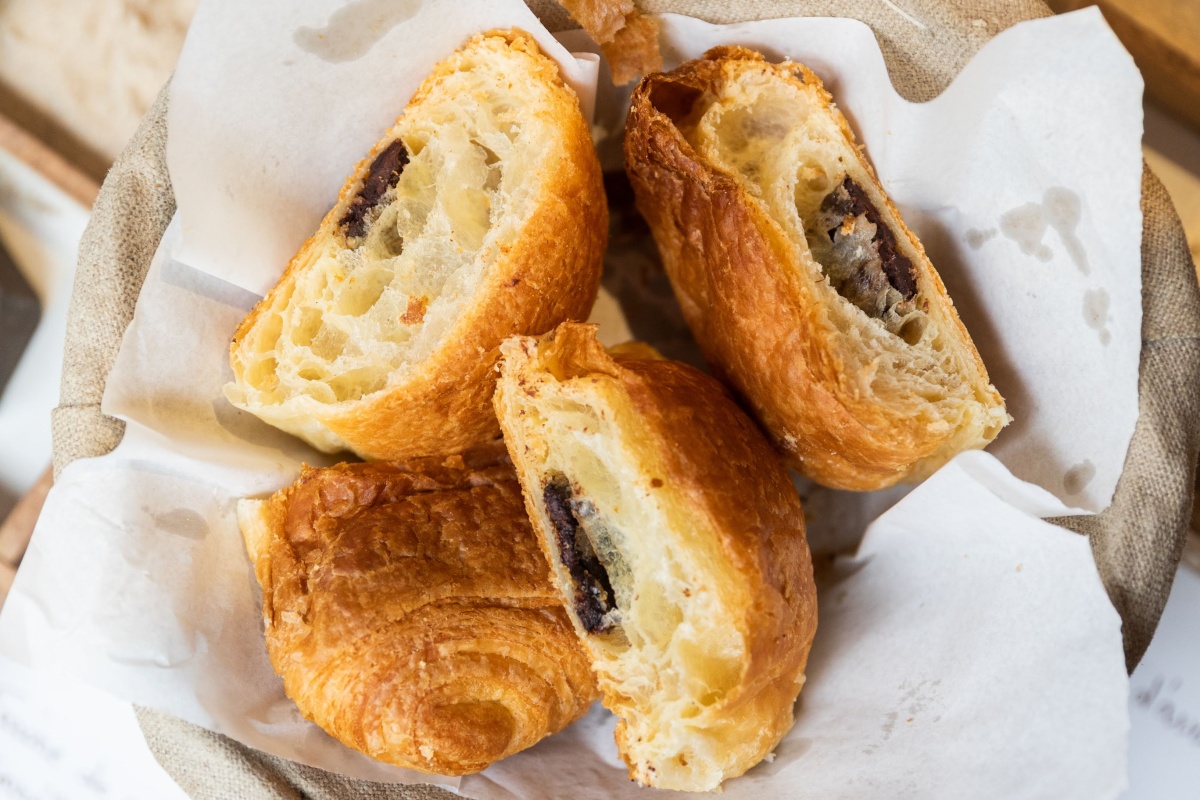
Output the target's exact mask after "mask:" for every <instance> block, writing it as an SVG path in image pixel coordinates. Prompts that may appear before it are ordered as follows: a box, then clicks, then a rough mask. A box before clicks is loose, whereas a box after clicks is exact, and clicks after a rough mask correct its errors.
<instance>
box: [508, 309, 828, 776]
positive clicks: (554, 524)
mask: <svg viewBox="0 0 1200 800" xmlns="http://www.w3.org/2000/svg"><path fill="white" fill-rule="evenodd" d="M502 349H503V353H504V358H503V361H502V363H501V378H500V381H499V383H498V384H497V390H496V397H495V403H496V410H497V414H498V416H499V418H500V424H501V427H502V428H503V429H504V436H505V443H506V444H507V446H508V449H509V453H510V454H511V455H512V458H513V462H514V464H515V465H516V467H517V474H518V476H519V478H520V480H521V485H522V487H523V489H524V492H525V502H526V506H527V508H528V510H529V514H530V517H531V519H532V520H533V523H534V529H535V530H536V531H537V533H538V535H539V538H540V541H541V543H542V547H543V550H544V551H545V553H546V556H547V558H548V559H549V561H550V563H551V565H552V567H553V569H552V573H553V578H554V581H555V583H556V584H557V586H558V587H559V589H560V591H561V592H562V594H563V597H564V599H566V601H567V607H568V609H569V611H570V613H571V618H572V621H573V622H574V624H575V629H576V631H577V633H578V634H579V636H580V638H581V640H582V641H583V642H584V644H585V645H586V646H587V649H588V652H589V654H590V657H591V659H592V665H593V668H594V669H595V671H596V674H597V679H598V681H599V684H600V689H601V691H602V692H603V693H604V704H605V705H606V706H607V707H608V708H610V709H611V710H612V711H613V712H614V713H616V714H617V715H618V716H619V717H620V718H621V719H620V722H619V723H618V725H617V731H616V738H617V745H618V747H619V749H620V752H621V756H622V758H624V760H625V762H626V764H627V765H628V766H629V774H630V777H631V778H633V779H634V780H637V781H638V782H640V783H642V784H644V785H649V786H655V787H659V788H667V789H681V790H691V791H706V790H711V789H715V788H716V787H718V786H719V785H720V784H721V782H722V781H723V780H725V779H727V778H731V777H735V776H737V775H741V774H742V773H744V772H745V771H746V770H747V769H749V768H750V767H752V766H754V765H755V764H757V763H758V762H759V761H761V760H762V759H763V758H764V757H765V756H766V755H767V754H768V753H769V752H770V751H771V750H772V748H774V747H775V745H776V744H777V743H778V742H779V740H780V739H781V738H782V737H783V735H784V734H785V733H787V731H788V730H789V729H790V728H791V726H792V706H793V703H794V701H795V699H796V696H797V695H798V693H799V691H800V687H801V685H802V684H803V682H804V667H805V664H806V662H807V659H808V652H809V648H810V646H811V644H812V639H813V635H814V633H815V631H816V624H817V606H816V602H817V601H816V590H815V587H814V584H813V575H812V562H811V559H810V556H809V551H808V545H807V542H806V540H805V536H804V515H803V511H802V509H801V507H800V500H799V498H798V496H797V494H796V491H795V488H794V487H793V485H792V483H791V481H790V480H789V478H788V475H787V471H786V469H785V467H784V465H783V462H782V461H781V460H780V458H779V457H778V455H776V453H775V452H774V451H773V450H772V449H771V446H770V444H769V443H768V442H767V440H766V439H765V438H764V437H763V435H762V434H761V432H760V431H759V430H758V429H757V427H756V426H755V425H754V423H753V422H752V421H751V420H750V419H749V418H748V417H747V416H746V415H745V414H744V413H743V412H742V411H741V410H740V409H739V408H738V407H737V406H736V405H735V404H734V402H733V400H732V398H731V397H730V396H729V395H728V393H727V392H726V391H725V390H724V388H723V387H721V386H720V384H718V383H717V382H716V381H714V380H713V379H712V378H710V377H708V376H706V375H704V374H703V373H701V372H699V371H698V370H695V369H693V368H692V367H689V366H687V365H684V364H681V363H679V362H673V361H667V360H664V359H662V358H661V357H658V356H657V354H655V353H654V352H653V351H652V350H651V348H649V347H647V346H645V345H639V346H636V347H622V348H614V351H613V352H611V353H609V352H606V351H605V350H604V348H603V347H602V346H601V345H600V344H599V343H598V341H597V340H596V335H595V326H592V325H581V324H577V323H564V324H562V325H560V326H559V327H558V329H557V330H556V331H554V332H553V333H550V334H546V335H545V336H543V337H541V338H538V339H535V338H532V337H514V338H512V339H510V340H508V341H507V342H505V344H504V346H503V348H502Z"/></svg>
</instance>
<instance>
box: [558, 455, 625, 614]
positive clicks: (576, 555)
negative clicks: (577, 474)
mask: <svg viewBox="0 0 1200 800" xmlns="http://www.w3.org/2000/svg"><path fill="white" fill-rule="evenodd" d="M542 502H543V503H544V504H545V506H546V516H548V517H549V518H550V524H551V525H553V526H554V536H555V539H556V541H557V543H558V558H559V560H560V561H561V562H562V563H563V566H565V567H566V568H567V571H568V572H569V573H570V574H571V581H572V582H573V583H574V584H575V596H574V598H573V600H574V605H575V613H576V615H578V617H579V621H580V622H581V623H582V624H583V628H584V630H586V631H587V632H588V633H604V632H606V631H608V630H610V629H611V628H612V627H613V621H612V619H611V617H609V616H608V615H609V612H610V611H612V610H613V608H614V607H615V605H616V604H615V602H614V600H613V588H612V583H610V582H609V579H608V572H607V571H606V570H605V569H604V565H603V564H601V563H600V559H598V558H596V553H595V551H594V550H593V549H592V545H591V542H590V541H589V540H588V538H587V534H586V532H584V531H582V530H581V529H580V525H579V518H578V515H579V514H580V512H581V504H580V503H578V502H576V501H574V499H573V497H572V492H571V485H570V484H569V483H568V482H567V479H566V478H565V477H563V476H561V475H560V476H558V477H556V478H553V479H551V480H550V481H548V482H547V483H546V485H545V486H544V487H543V489H542ZM580 534H582V535H580Z"/></svg>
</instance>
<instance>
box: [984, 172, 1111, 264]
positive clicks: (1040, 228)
mask: <svg viewBox="0 0 1200 800" xmlns="http://www.w3.org/2000/svg"><path fill="white" fill-rule="evenodd" d="M1082 209H1083V206H1082V204H1081V203H1080V201H1079V195H1077V194H1075V193H1074V192H1072V191H1071V190H1070V189H1066V188H1063V187H1062V186H1052V187H1050V188H1049V189H1047V190H1046V193H1045V194H1044V195H1042V202H1040V203H1025V204H1024V205H1021V206H1017V207H1016V208H1014V209H1011V210H1009V211H1006V212H1004V214H1002V215H1001V217H1000V232H1001V233H1003V234H1004V235H1005V236H1006V237H1008V238H1009V239H1012V240H1013V241H1014V242H1016V243H1017V244H1018V245H1019V246H1020V248H1021V252H1022V253H1025V254H1026V255H1031V256H1033V257H1035V258H1036V259H1038V260H1039V261H1049V260H1050V259H1051V258H1053V257H1054V251H1053V250H1051V249H1050V247H1049V246H1048V245H1047V244H1046V243H1045V242H1043V241H1042V239H1043V238H1045V236H1046V229H1047V228H1053V229H1054V231H1055V232H1056V233H1057V234H1058V238H1059V239H1060V240H1061V241H1062V243H1063V247H1065V248H1066V250H1067V255H1068V256H1069V257H1070V258H1071V261H1073V262H1074V263H1075V266H1076V267H1077V268H1078V269H1079V271H1080V272H1082V273H1083V274H1084V275H1087V274H1088V273H1089V272H1091V267H1090V265H1089V264H1088V259H1087V252H1086V251H1085V250H1084V248H1083V242H1082V241H1080V239H1079V236H1078V235H1077V234H1076V233H1075V230H1076V228H1078V227H1079V221H1080V219H1081V218H1082ZM968 235H969V234H968ZM968 241H969V240H968ZM980 243H981V244H982V242H980Z"/></svg>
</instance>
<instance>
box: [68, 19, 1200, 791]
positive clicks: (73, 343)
mask: <svg viewBox="0 0 1200 800" xmlns="http://www.w3.org/2000/svg"><path fill="white" fill-rule="evenodd" d="M529 4H530V6H531V7H532V8H533V9H534V11H535V12H537V13H538V15H539V16H540V17H541V18H542V20H543V22H544V23H545V24H546V25H547V27H548V28H550V30H562V29H566V28H571V27H576V26H575V25H574V24H573V23H572V22H571V21H570V18H569V17H568V16H567V15H566V14H565V13H564V12H563V11H562V10H561V9H560V8H559V7H557V6H556V5H554V4H553V3H552V2H549V0H529ZM639 6H640V7H641V8H642V10H643V11H645V12H648V13H655V12H673V13H681V14H689V15H691V16H695V17H699V18H701V19H705V20H708V21H710V22H714V23H730V22H739V21H747V20H755V19H770V18H775V17H787V16H840V17H853V18H857V19H860V20H862V21H863V22H865V23H867V24H868V25H869V26H870V27H871V28H872V30H873V31H874V32H875V35H876V37H877V38H878V40H879V43H880V47H881V48H882V50H883V55H884V59H885V61H886V62H887V66H888V71H889V74H890V76H891V79H892V82H893V83H894V84H895V86H896V88H897V90H898V91H899V92H900V94H902V95H903V96H904V97H906V98H908V99H909V100H913V101H922V100H928V99H931V98H933V97H936V96H937V95H938V94H939V93H940V92H941V91H942V90H943V89H945V88H946V86H947V85H948V84H949V83H950V82H951V80H953V78H954V76H955V75H957V74H958V72H959V71H960V70H961V69H962V68H963V66H965V65H966V63H967V61H968V60H970V58H971V56H972V55H974V53H975V52H976V51H977V50H978V49H979V48H980V47H981V46H982V45H983V44H984V43H985V42H986V41H987V40H988V39H990V38H991V37H992V36H994V35H996V34H997V33H999V32H1000V31H1002V30H1004V29H1005V28H1008V27H1010V26H1012V25H1014V24H1016V23H1017V22H1020V21H1022V20H1025V19H1033V18H1036V17H1043V16H1049V15H1050V13H1051V12H1050V10H1049V9H1048V8H1047V7H1046V6H1045V5H1044V4H1042V3H1041V2H1037V1H1036V0H1007V1H1005V0H963V1H962V2H949V0H901V2H899V3H889V2H884V0H841V1H840V2H834V1H832V0H824V1H822V0H794V1H793V2H786V1H785V0H749V2H739V1H738V0H642V2H640V3H639ZM166 103H167V93H166V90H165V89H164V91H163V93H162V94H161V95H160V97H159V99H158V102H157V103H156V104H155V105H154V107H153V109H151V111H150V114H149V115H148V116H147V118H146V120H145V121H144V122H143V124H142V127H141V129H140V130H139V131H138V133H137V135H135V136H134V138H133V139H132V140H131V141H130V143H129V146H128V147H127V148H126V150H125V152H124V154H123V155H122V156H121V158H120V159H118V161H117V162H116V164H114V165H113V168H112V171H111V172H110V173H109V175H108V178H107V179H106V180H105V182H104V186H103V188H102V190H101V192H100V196H99V198H98V199H97V201H96V204H95V208H94V210H93V213H92V219H91V222H90V224H89V226H88V229H87V231H86V233H85V234H84V238H83V241H82V243H81V245H80V259H79V270H78V273H77V275H76V282H75V293H74V296H73V297H72V301H71V316H70V322H69V324H68V331H67V348H66V356H65V360H64V364H63V383H62V400H61V405H60V406H59V408H58V409H56V411H55V412H54V417H53V431H54V464H55V470H56V471H57V470H61V469H62V468H63V467H64V466H65V465H66V464H68V463H70V462H71V461H74V460H75V459H77V458H85V457H92V456H99V455H103V454H104V453H107V452H109V451H110V450H112V449H113V448H114V447H115V446H116V445H117V443H118V442H119V441H120V439H121V436H122V434H123V432H124V427H123V424H122V423H121V422H119V421H118V420H114V419H111V418H109V417H105V416H104V415H103V414H101V413H100V399H101V396H102V395H103V393H104V382H105V379H106V378H107V376H108V373H109V371H110V370H111V368H112V364H113V362H114V360H115V358H116V354H117V349H118V347H119V346H120V343H121V335H122V333H123V331H124V329H125V327H126V326H127V325H128V324H129V321H130V319H131V318H132V316H133V309H134V304H135V302H136V300H137V295H138V292H139V290H140V288H141V284H142V281H143V280H144V278H145V275H146V271H147V269H148V268H149V265H150V259H151V257H152V256H153V254H154V251H155V249H156V247H157V245H158V241H159V239H160V238H161V236H162V233H163V231H164V230H165V229H166V226H167V223H168V222H169V220H170V218H171V215H172V214H173V213H174V211H175V202H174V196H173V195H172V192H171V185H170V181H169V179H168V177H167V168H166V158H165V145H166ZM1142 209H1143V212H1144V214H1145V222H1144V231H1143V241H1142V279H1143V307H1144V313H1145V316H1144V319H1143V332H1142V338H1143V344H1142V358H1141V370H1140V382H1139V407H1140V415H1139V418H1138V422H1137V426H1136V429H1135V431H1134V435H1133V440H1132V442H1131V443H1130V447H1129V453H1128V456H1127V458H1126V463H1125V470H1124V472H1123V474H1122V476H1121V480H1120V482H1119V484H1118V485H1117V490H1116V495H1115V497H1114V500H1113V504H1112V507H1111V508H1109V509H1108V510H1107V511H1105V512H1104V513H1103V514H1100V515H1097V516H1090V517H1071V518H1065V519H1058V520H1054V521H1055V522H1057V523H1058V524H1060V525H1062V526H1064V527H1066V528H1069V529H1071V530H1074V531H1078V532H1079V533H1082V534H1086V535H1087V536H1088V537H1089V539H1090V541H1091V544H1092V549H1093V552H1094V553H1095V556H1096V562H1097V564H1098V565H1099V569H1100V574H1101V577H1102V578H1103V580H1104V585H1105V587H1106V588H1107V590H1108V593H1109V596H1110V597H1111V598H1112V601H1113V604H1114V605H1115V606H1116V608H1117V611H1118V612H1120V614H1121V618H1122V620H1123V622H1124V633H1125V654H1126V661H1127V664H1128V666H1129V669H1130V670H1132V669H1133V667H1134V666H1135V665H1136V664H1137V662H1138V660H1139V659H1140V658H1141V656H1142V653H1144V652H1145V649H1146V647H1147V646H1148V645H1149V642H1150V639H1151V637H1152V636H1153V633H1154V628H1155V626H1156V625H1157V623H1158V618H1159V616H1160V614H1161V613H1162V609H1163V606H1164V605H1165V603H1166V600H1167V595H1168V593H1169V591H1170V586H1171V581H1172V578H1173V576H1174V572H1175V566H1176V564H1177V563H1178V562H1179V558H1180V554H1181V552H1182V548H1183V543H1184V539H1185V537H1186V534H1187V530H1188V525H1189V523H1190V519H1191V516H1190V515H1191V506H1192V487H1193V485H1194V481H1195V471H1196V455H1197V450H1198V449H1200V392H1197V391H1196V387H1197V386H1200V287H1198V286H1197V282H1196V272H1195V267H1194V265H1193V263H1192V259H1191V255H1190V253H1189V252H1188V247H1187V240H1186V237H1185V235H1184V232H1183V228H1182V227H1181V225H1180V223H1179V219H1178V216H1177V215H1176V214H1175V211H1174V208H1173V207H1172V206H1171V202H1170V199H1169V198H1168V197H1167V194H1166V191H1165V190H1164V189H1163V187H1162V184H1160V183H1159V182H1158V180H1157V179H1156V178H1155V177H1154V176H1153V174H1152V173H1150V171H1149V170H1148V169H1147V170H1146V171H1145V173H1144V176H1143V181H1142ZM138 719H139V720H140V722H141V725H142V729H143V731H144V733H145V735H146V740H147V742H148V743H149V745H150V748H151V750H152V751H153V752H154V754H155V756H156V757H157V758H158V760H159V762H160V763H161V764H162V765H163V766H164V767H165V768H166V770H167V772H169V773H170V774H171V776H172V777H173V778H175V780H176V781H177V782H178V783H179V784H180V786H182V787H183V788H184V790H185V791H187V792H188V793H189V794H190V795H191V796H192V797H195V798H203V799H204V800H260V799H261V800H267V799H268V798H270V799H276V798H277V799H278V800H298V799H299V798H335V797H362V798H369V799H370V800H426V799H427V798H430V799H431V798H449V797H453V796H454V795H452V794H450V793H449V792H446V791H444V790H441V789H437V788H434V787H431V786H395V785H389V784H379V783H372V782H367V781H356V780H351V779H348V778H343V777H341V776H338V775H334V774H331V773H328V772H325V771H322V770H319V769H314V768H311V767H306V766H302V765H299V764H295V763H292V762H289V761H286V760H284V759H281V758H276V757H274V756H269V755H266V754H264V753H260V752H257V751H255V750H253V749H251V748H248V747H246V746H244V745H241V744H238V743H237V742H234V741H232V740H230V739H228V738H226V737H223V736H220V735H219V734H215V733H212V732H210V731H207V730H204V729H202V728H199V727H196V726H194V725H190V724H188V723H186V722H183V721H180V720H178V719H175V718H173V717H170V716H168V715H165V714H162V713H159V712H155V711H151V710H148V709H138Z"/></svg>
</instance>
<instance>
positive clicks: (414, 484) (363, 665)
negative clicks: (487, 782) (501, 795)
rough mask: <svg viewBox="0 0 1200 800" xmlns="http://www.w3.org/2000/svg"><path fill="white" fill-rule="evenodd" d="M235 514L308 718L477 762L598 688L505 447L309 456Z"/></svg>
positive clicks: (348, 735) (568, 718)
mask: <svg viewBox="0 0 1200 800" xmlns="http://www.w3.org/2000/svg"><path fill="white" fill-rule="evenodd" d="M238 521H239V523H240V525H241V529H242V534H243V536H244V538H245V540H246V549H247V551H248V552H249V554H250V559H251V561H252V562H253V564H254V573H255V575H256V576H257V578H258V582H259V584H260V585H261V587H262V595H263V623H264V626H265V629H266V640H267V651H268V653H269V654H270V657H271V663H272V664H273V665H274V667H275V671H276V672H278V673H279V675H280V676H282V678H283V685H284V688H285V689H286V691H287V694H288V696H289V697H291V698H292V700H294V701H295V703H296V705H297V706H298V707H299V708H300V710H301V712H303V714H304V715H305V717H307V718H309V719H311V720H313V721H314V722H316V723H317V724H318V725H320V726H321V727H322V728H324V729H325V730H326V731H328V732H329V733H330V734H331V735H333V736H334V737H336V738H337V739H338V740H339V741H341V742H342V743H343V744H345V745H347V746H348V747H352V748H354V749H355V750H359V751H361V752H363V753H366V754H367V755H369V756H371V757H373V758H376V759H379V760H380V761H385V762H387V763H389V764H395V765H397V766H401V767H407V768H409V769H415V770H420V771H422V772H431V773H438V774H442V775H462V774H466V773H471V772H478V771H480V770H482V769H484V768H485V767H487V766H488V765H489V764H491V763H493V762H495V761H498V760H500V759H502V758H505V757H506V756H509V755H512V754H513V753H515V752H517V751H519V750H523V749H525V748H527V747H530V746H532V745H533V744H535V743H537V742H538V741H540V740H541V739H542V738H543V737H545V736H548V735H550V734H552V733H555V732H556V731H559V730H561V729H562V728H564V727H566V726H567V725H568V724H570V723H571V722H572V721H574V720H575V719H577V718H578V717H580V716H582V715H583V714H584V713H585V712H586V711H587V709H588V707H589V706H590V705H591V703H592V701H593V700H594V699H595V698H596V694H597V692H596V684H595V680H594V678H593V677H592V674H591V671H590V668H589V664H588V660H587V657H586V655H585V653H584V651H583V649H582V648H581V647H580V645H579V642H578V640H577V639H576V636H575V632H574V630H573V629H572V627H571V621H570V619H569V618H568V617H567V614H566V612H565V611H564V610H563V608H562V602H561V600H560V598H559V595H558V592H557V590H556V589H555V587H554V586H553V585H552V584H551V582H550V576H549V574H548V571H547V569H546V562H545V559H544V558H543V556H542V553H541V550H540V548H539V546H538V543H537V539H536V537H535V536H534V533H533V530H532V529H531V528H530V524H529V519H528V517H527V516H526V514H525V507H524V505H523V503H522V500H521V487H520V486H519V484H518V483H517V479H516V476H515V475H514V474H513V468H512V465H511V464H510V463H509V461H508V458H507V456H506V454H505V453H504V447H503V446H502V445H499V444H498V443H497V444H494V445H492V447H491V448H490V449H484V450H476V451H473V452H471V453H468V454H466V455H465V456H461V455H454V456H450V457H448V458H444V457H439V458H427V459H415V460H412V461H409V462H406V463H396V462H372V463H366V464H363V463H357V464H340V465H338V466H336V467H331V468H328V469H310V468H305V470H304V472H303V473H302V474H301V476H300V478H299V479H298V480H297V481H296V482H295V484H293V485H292V486H290V487H288V488H286V489H283V490H282V491H280V492H278V493H277V494H275V495H274V496H273V497H271V498H269V499H267V500H243V501H241V502H240V503H239V505H238Z"/></svg>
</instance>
